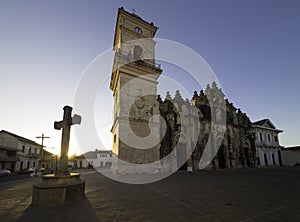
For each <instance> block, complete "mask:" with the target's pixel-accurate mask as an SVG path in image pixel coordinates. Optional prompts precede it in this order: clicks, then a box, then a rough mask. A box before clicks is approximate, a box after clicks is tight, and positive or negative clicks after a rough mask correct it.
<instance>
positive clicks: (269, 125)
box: [263, 120, 276, 129]
mask: <svg viewBox="0 0 300 222" xmlns="http://www.w3.org/2000/svg"><path fill="white" fill-rule="evenodd" d="M263 126H264V127H266V128H271V129H276V127H275V126H274V124H273V123H272V122H271V121H270V120H266V121H265V123H264V124H263Z"/></svg>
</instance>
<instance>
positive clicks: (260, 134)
mask: <svg viewBox="0 0 300 222" xmlns="http://www.w3.org/2000/svg"><path fill="white" fill-rule="evenodd" d="M259 138H260V141H263V135H262V133H259Z"/></svg>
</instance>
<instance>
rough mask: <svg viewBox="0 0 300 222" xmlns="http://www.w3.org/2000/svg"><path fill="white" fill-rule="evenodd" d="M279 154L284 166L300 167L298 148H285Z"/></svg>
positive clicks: (299, 149) (299, 148)
mask: <svg viewBox="0 0 300 222" xmlns="http://www.w3.org/2000/svg"><path fill="white" fill-rule="evenodd" d="M281 152H282V157H283V165H284V166H300V146H293V147H285V148H283V149H282V150H281Z"/></svg>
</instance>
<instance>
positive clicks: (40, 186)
mask: <svg viewBox="0 0 300 222" xmlns="http://www.w3.org/2000/svg"><path fill="white" fill-rule="evenodd" d="M84 189H85V181H83V180H81V179H80V174H79V173H71V174H70V175H69V176H55V175H54V174H48V175H44V176H42V177H41V181H40V182H39V183H36V184H34V185H33V193H32V204H37V205H61V204H65V203H67V202H70V201H73V200H76V199H80V198H83V197H84Z"/></svg>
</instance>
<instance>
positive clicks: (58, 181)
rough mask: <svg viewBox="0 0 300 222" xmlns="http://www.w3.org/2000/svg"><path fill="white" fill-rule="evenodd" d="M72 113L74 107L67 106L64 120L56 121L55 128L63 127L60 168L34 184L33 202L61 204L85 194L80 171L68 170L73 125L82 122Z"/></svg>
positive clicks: (38, 203)
mask: <svg viewBox="0 0 300 222" xmlns="http://www.w3.org/2000/svg"><path fill="white" fill-rule="evenodd" d="M71 114H72V107H70V106H65V107H64V117H63V120H62V121H59V122H55V123H54V128H55V129H57V130H60V129H62V139H61V152H60V159H59V166H58V170H57V171H56V172H55V173H54V174H47V175H43V176H42V177H41V181H40V182H39V183H37V184H34V185H33V193H32V204H37V205H60V204H65V203H67V202H70V201H73V200H76V199H80V198H83V197H84V196H85V195H84V190H85V181H83V180H81V179H80V174H79V173H70V172H69V171H68V152H69V141H70V130H71V125H74V124H80V122H81V117H80V116H78V115H74V117H71Z"/></svg>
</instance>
